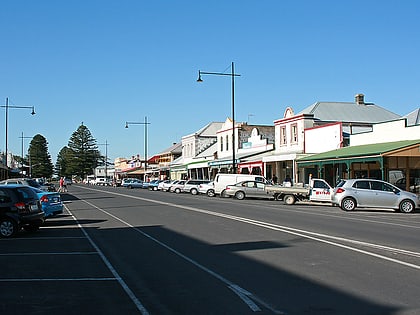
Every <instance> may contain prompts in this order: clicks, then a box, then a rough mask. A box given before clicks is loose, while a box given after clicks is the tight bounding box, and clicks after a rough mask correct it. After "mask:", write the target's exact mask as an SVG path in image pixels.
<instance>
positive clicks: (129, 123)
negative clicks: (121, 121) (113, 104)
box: [125, 116, 150, 180]
mask: <svg viewBox="0 0 420 315" xmlns="http://www.w3.org/2000/svg"><path fill="white" fill-rule="evenodd" d="M129 125H144V180H146V172H147V125H150V122H148V121H147V116H145V117H144V122H137V121H126V122H125V128H128V126H129Z"/></svg>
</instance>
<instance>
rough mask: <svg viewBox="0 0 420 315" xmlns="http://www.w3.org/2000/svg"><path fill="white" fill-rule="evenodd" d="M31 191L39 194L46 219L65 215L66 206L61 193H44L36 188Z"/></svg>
mask: <svg viewBox="0 0 420 315" xmlns="http://www.w3.org/2000/svg"><path fill="white" fill-rule="evenodd" d="M31 189H32V190H33V191H34V192H35V193H36V194H37V196H38V198H39V201H40V203H41V207H42V211H44V214H45V217H46V218H48V217H51V216H55V215H57V214H60V213H63V208H64V205H63V202H62V201H61V195H60V193H59V192H48V191H43V190H41V189H38V188H35V187H31Z"/></svg>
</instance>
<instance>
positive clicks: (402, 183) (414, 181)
mask: <svg viewBox="0 0 420 315" xmlns="http://www.w3.org/2000/svg"><path fill="white" fill-rule="evenodd" d="M406 183H407V179H406V178H405V177H403V178H400V179H398V180H397V181H396V182H395V186H397V187H398V188H400V189H402V190H405V188H406ZM409 185H410V186H409V191H411V192H413V193H416V194H418V193H419V192H420V178H419V177H416V178H414V177H410V184H409Z"/></svg>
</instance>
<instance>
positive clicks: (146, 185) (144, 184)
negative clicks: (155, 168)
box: [141, 181, 150, 189]
mask: <svg viewBox="0 0 420 315" xmlns="http://www.w3.org/2000/svg"><path fill="white" fill-rule="evenodd" d="M149 185H150V182H146V181H143V184H142V186H141V188H143V189H149Z"/></svg>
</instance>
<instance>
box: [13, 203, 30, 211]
mask: <svg viewBox="0 0 420 315" xmlns="http://www.w3.org/2000/svg"><path fill="white" fill-rule="evenodd" d="M15 207H16V208H17V210H18V213H28V212H29V209H27V208H26V205H25V203H24V202H17V203H15Z"/></svg>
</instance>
